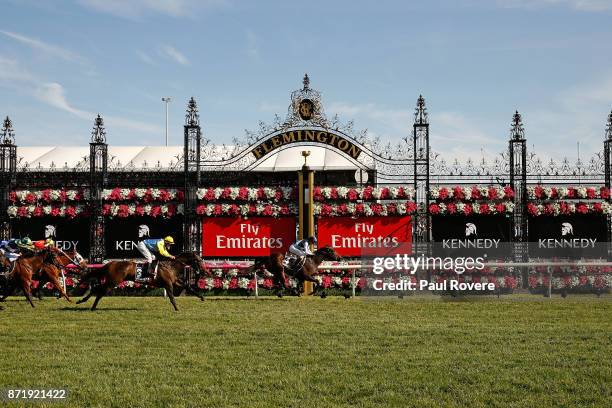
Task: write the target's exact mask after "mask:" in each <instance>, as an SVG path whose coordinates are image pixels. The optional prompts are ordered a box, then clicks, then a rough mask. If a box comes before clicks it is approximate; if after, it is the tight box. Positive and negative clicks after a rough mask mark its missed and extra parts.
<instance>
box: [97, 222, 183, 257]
mask: <svg viewBox="0 0 612 408" xmlns="http://www.w3.org/2000/svg"><path fill="white" fill-rule="evenodd" d="M182 220H183V218H182V217H172V218H153V217H128V218H121V219H119V218H114V219H110V220H108V221H107V222H106V256H107V257H108V258H118V259H123V258H128V259H129V258H142V255H141V254H140V252H138V250H137V249H136V245H137V244H138V241H141V240H144V239H149V238H164V237H165V236H168V235H170V236H172V238H174V243H175V245H174V248H173V249H171V252H172V253H173V254H177V253H178V251H180V250H181V247H182V242H183V223H182ZM88 228H89V227H88Z"/></svg>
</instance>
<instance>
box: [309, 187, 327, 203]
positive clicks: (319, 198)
mask: <svg viewBox="0 0 612 408" xmlns="http://www.w3.org/2000/svg"><path fill="white" fill-rule="evenodd" d="M312 196H313V199H314V200H315V201H324V198H323V194H321V187H319V186H317V187H315V188H314V189H313V190H312Z"/></svg>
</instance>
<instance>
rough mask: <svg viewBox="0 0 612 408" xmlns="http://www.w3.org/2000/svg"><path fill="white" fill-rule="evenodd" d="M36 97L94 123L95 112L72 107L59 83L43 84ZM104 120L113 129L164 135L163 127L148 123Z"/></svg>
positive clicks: (108, 117)
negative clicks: (114, 127)
mask: <svg viewBox="0 0 612 408" xmlns="http://www.w3.org/2000/svg"><path fill="white" fill-rule="evenodd" d="M34 95H35V96H36V98H37V99H38V100H40V101H41V102H44V103H46V104H47V105H49V106H52V107H54V108H57V109H59V110H62V111H65V112H68V113H70V114H72V115H74V116H76V117H79V118H81V119H85V120H92V121H93V119H94V118H95V116H96V114H95V113H93V112H88V111H85V110H81V109H78V108H75V107H74V106H72V105H71V104H70V103H69V102H68V100H67V99H66V93H65V91H64V87H63V86H62V85H61V84H58V83H57V82H51V83H46V84H42V85H41V86H40V87H39V88H38V89H36V90H35V92H34ZM104 119H105V122H106V125H107V127H111V128H112V127H113V126H116V127H118V128H123V129H127V130H134V131H138V132H143V133H157V134H161V133H162V128H161V127H159V126H156V125H152V124H150V123H146V122H141V121H137V120H133V119H127V118H123V117H118V116H111V115H106V116H105V117H104Z"/></svg>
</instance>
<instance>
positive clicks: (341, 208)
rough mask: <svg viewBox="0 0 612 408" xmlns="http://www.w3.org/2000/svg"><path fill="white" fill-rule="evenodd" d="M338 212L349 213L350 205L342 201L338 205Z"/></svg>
mask: <svg viewBox="0 0 612 408" xmlns="http://www.w3.org/2000/svg"><path fill="white" fill-rule="evenodd" d="M336 212H337V213H338V214H341V215H346V214H348V206H347V205H346V203H342V204H340V205H338V206H337V207H336Z"/></svg>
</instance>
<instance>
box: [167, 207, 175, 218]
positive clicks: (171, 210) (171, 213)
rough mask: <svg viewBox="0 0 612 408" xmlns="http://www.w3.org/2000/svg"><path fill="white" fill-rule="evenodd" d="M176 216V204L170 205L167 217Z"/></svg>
mask: <svg viewBox="0 0 612 408" xmlns="http://www.w3.org/2000/svg"><path fill="white" fill-rule="evenodd" d="M174 214H176V206H175V205H174V204H168V212H167V213H166V216H167V217H173V216H174Z"/></svg>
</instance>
